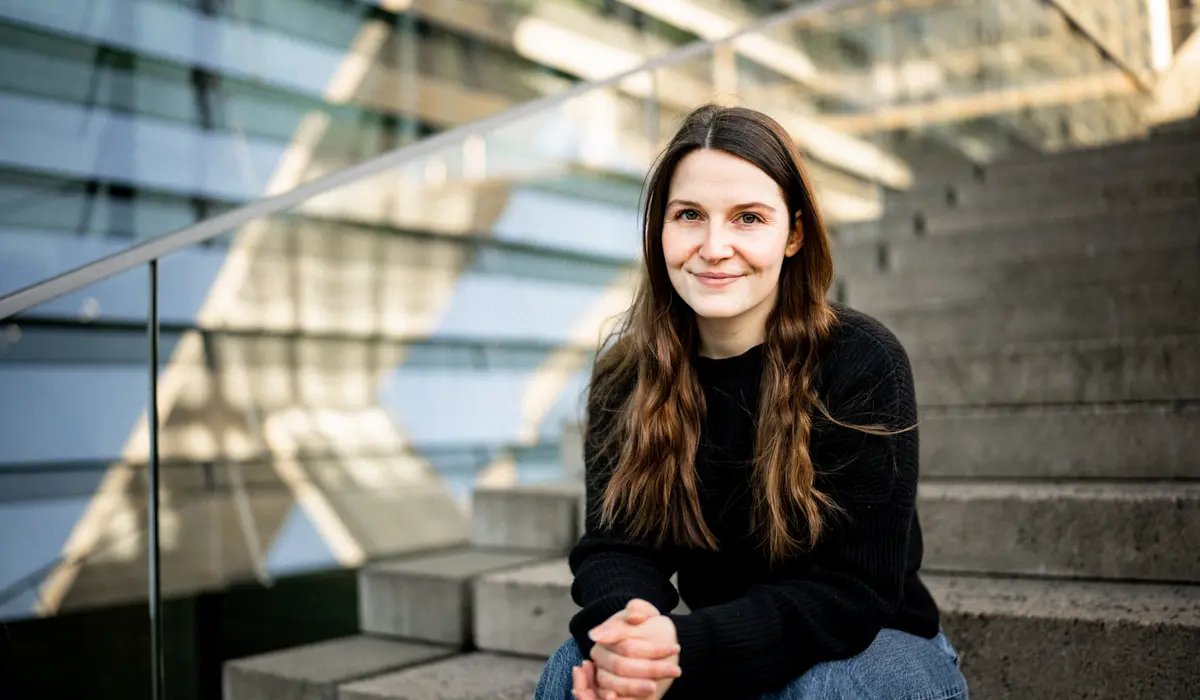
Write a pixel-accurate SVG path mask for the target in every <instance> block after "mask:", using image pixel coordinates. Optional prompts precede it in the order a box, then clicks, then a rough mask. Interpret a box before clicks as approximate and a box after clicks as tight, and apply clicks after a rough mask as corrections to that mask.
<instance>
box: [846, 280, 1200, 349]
mask: <svg viewBox="0 0 1200 700" xmlns="http://www.w3.org/2000/svg"><path fill="white" fill-rule="evenodd" d="M863 311H866V312H868V313H870V312H872V311H874V310H873V309H870V308H865V309H863ZM875 315H876V316H877V317H878V319H879V320H880V321H881V322H882V323H884V325H886V326H887V327H888V328H890V329H891V330H892V332H894V333H895V334H896V336H897V337H898V338H899V339H900V341H901V342H902V343H904V345H905V346H906V347H915V346H917V345H922V344H930V343H955V342H967V343H1005V342H1024V341H1042V340H1089V339H1105V338H1139V337H1152V336H1161V335H1186V334H1190V333H1200V280H1196V281H1195V282H1193V283H1192V284H1187V285H1185V284H1145V285H1137V286H1129V287H1106V286H1097V287H1085V288H1082V289H1067V290H1063V291H1061V292H1056V293H1055V294H1053V295H1047V296H1046V297H1045V298H1044V299H1043V300H1042V301H1040V302H1037V303H1029V302H1023V301H1015V302H1014V301H1007V300H1005V299H982V300H979V301H968V302H958V303H951V304H945V305H939V306H937V307H934V308H914V309H898V310H897V309H893V310H888V309H881V310H879V311H878V313H876V314H875Z"/></svg>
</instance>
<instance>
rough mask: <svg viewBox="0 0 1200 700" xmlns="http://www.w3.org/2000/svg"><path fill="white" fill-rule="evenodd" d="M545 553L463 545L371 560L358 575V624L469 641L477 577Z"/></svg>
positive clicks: (416, 635)
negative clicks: (482, 548) (406, 556)
mask: <svg viewBox="0 0 1200 700" xmlns="http://www.w3.org/2000/svg"><path fill="white" fill-rule="evenodd" d="M541 558H543V557H542V556H541V555H537V554H530V553H528V552H516V553H514V552H499V551H486V550H480V549H460V550H453V551H448V552H438V553H434V554H429V555H425V556H419V557H412V558H408V559H402V560H399V561H392V562H381V563H377V564H371V565H369V566H366V567H364V568H363V570H362V571H361V572H359V576H358V592H359V600H358V606H359V626H360V628H361V629H362V630H363V631H364V632H370V633H373V634H379V635H387V636H392V637H403V638H407V639H416V640H421V641H428V642H436V643H440V644H450V645H456V646H462V645H466V644H469V643H470V640H471V614H472V611H471V601H472V596H471V586H472V582H473V581H474V579H475V578H476V577H478V576H479V575H481V574H484V573H487V572H490V571H497V570H499V569H504V568H508V567H514V566H520V565H521V564H528V563H531V562H534V561H538V560H539V559H541Z"/></svg>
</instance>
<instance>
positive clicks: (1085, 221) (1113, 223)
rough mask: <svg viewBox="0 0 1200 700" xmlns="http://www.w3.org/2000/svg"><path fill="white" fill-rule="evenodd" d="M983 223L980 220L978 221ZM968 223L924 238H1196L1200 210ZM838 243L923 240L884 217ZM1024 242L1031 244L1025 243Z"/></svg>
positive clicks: (903, 223) (1032, 252)
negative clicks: (1171, 235) (1167, 234)
mask: <svg viewBox="0 0 1200 700" xmlns="http://www.w3.org/2000/svg"><path fill="white" fill-rule="evenodd" d="M976 223H979V222H976ZM983 223H984V224H986V225H974V226H964V227H962V228H957V229H950V230H940V229H938V230H933V231H930V230H929V229H928V228H926V229H925V231H924V233H925V234H932V235H926V236H924V239H930V240H934V239H937V240H943V239H948V238H957V237H967V238H968V239H971V238H972V237H975V236H993V237H995V238H996V239H997V240H999V241H1008V240H1009V237H1010V236H1021V235H1025V236H1026V237H1033V238H1043V237H1044V238H1046V239H1049V238H1052V237H1056V236H1063V235H1083V236H1094V237H1095V238H1096V239H1126V240H1129V241H1130V244H1132V243H1133V242H1136V240H1137V239H1138V238H1140V237H1142V236H1152V237H1153V236H1159V235H1164V234H1165V232H1167V231H1175V232H1177V234H1184V235H1188V236H1189V238H1190V240H1192V241H1195V237H1196V236H1197V235H1200V234H1197V231H1200V208H1187V207H1184V208H1178V209H1168V210H1166V211H1160V212H1154V211H1148V212H1116V213H1108V212H1106V213H1096V212H1093V211H1089V212H1086V213H1083V214H1081V215H1079V216H1077V217H1074V218H1070V219H1061V220H1057V221H1047V222H1038V221H1033V222H1029V223H1021V224H1018V225H1013V224H1001V225H997V224H994V223H992V224H988V222H983ZM836 237H837V243H838V245H839V246H843V247H844V246H848V245H853V244H860V243H867V242H876V243H878V242H881V241H882V242H887V243H894V242H908V241H911V240H914V239H917V240H922V237H921V236H919V235H918V234H917V232H916V231H915V228H914V224H913V220H912V218H911V217H909V218H896V217H884V218H882V219H879V220H876V221H863V222H858V223H853V224H842V225H840V226H838V228H837V233H836ZM1013 240H1014V243H1013V254H1014V255H1022V256H1025V257H1026V258H1030V257H1036V254H1037V252H1038V251H1037V248H1036V246H1037V245H1041V244H1040V243H1039V242H1033V243H1032V244H1031V245H1028V244H1030V241H1029V240H1028V239H1025V240H1022V239H1021V238H1015V239H1013ZM1021 242H1024V243H1026V244H1027V245H1025V246H1021V245H1019V243H1021Z"/></svg>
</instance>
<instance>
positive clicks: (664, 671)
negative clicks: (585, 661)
mask: <svg viewBox="0 0 1200 700" xmlns="http://www.w3.org/2000/svg"><path fill="white" fill-rule="evenodd" d="M591 656H592V660H594V661H595V662H596V667H597V668H599V669H601V670H603V671H607V672H608V673H611V674H613V675H616V676H620V677H622V678H629V679H637V678H645V679H647V680H652V681H657V680H664V679H667V678H678V677H679V667H678V666H676V665H675V664H674V663H673V662H671V661H659V660H653V659H635V658H630V657H627V656H622V655H620V654H618V653H616V652H614V651H613V650H612V649H610V648H608V647H606V646H604V645H603V644H597V645H596V646H594V647H592V653H591Z"/></svg>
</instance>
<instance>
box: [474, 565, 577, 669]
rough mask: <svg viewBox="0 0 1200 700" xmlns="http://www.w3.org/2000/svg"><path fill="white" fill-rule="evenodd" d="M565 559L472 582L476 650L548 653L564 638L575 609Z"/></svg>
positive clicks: (490, 575) (552, 651)
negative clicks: (473, 589) (474, 583)
mask: <svg viewBox="0 0 1200 700" xmlns="http://www.w3.org/2000/svg"><path fill="white" fill-rule="evenodd" d="M571 581H572V576H571V569H570V567H569V566H568V565H567V560H566V559H557V560H554V561H550V562H545V563H542V564H535V565H533V566H526V567H522V568H520V569H514V570H511V571H503V572H500V573H495V574H489V575H487V576H483V577H481V578H480V579H479V581H478V583H477V584H476V585H475V611H476V615H475V643H476V644H477V645H478V646H479V648H480V649H484V650H489V651H504V652H513V653H518V654H531V655H534V656H542V657H548V656H550V655H551V654H553V653H554V650H555V649H557V648H558V647H559V646H560V645H562V643H563V642H564V641H566V639H567V635H568V631H567V625H568V623H570V621H571V617H572V616H574V614H575V612H576V611H577V610H578V609H579V606H577V605H575V602H574V601H572V600H571Z"/></svg>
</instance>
